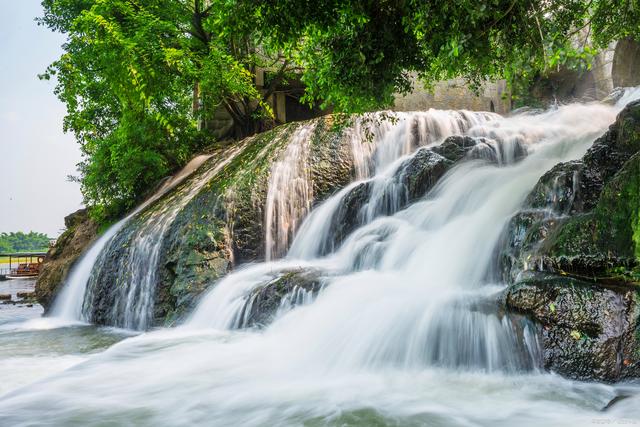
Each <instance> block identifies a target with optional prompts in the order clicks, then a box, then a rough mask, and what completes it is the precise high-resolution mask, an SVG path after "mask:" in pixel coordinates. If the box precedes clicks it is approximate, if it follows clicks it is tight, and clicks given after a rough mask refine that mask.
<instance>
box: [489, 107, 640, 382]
mask: <svg viewBox="0 0 640 427" xmlns="http://www.w3.org/2000/svg"><path fill="white" fill-rule="evenodd" d="M638 218H640V102H634V103H631V104H629V105H628V106H627V107H626V108H625V109H624V110H623V111H622V112H621V113H620V114H619V115H618V117H617V119H616V122H615V123H614V124H613V125H612V126H611V127H610V128H609V130H608V131H607V132H606V133H605V134H604V135H603V136H602V137H600V138H598V139H597V140H596V141H595V142H594V144H593V146H592V147H591V148H590V149H589V150H588V152H587V153H586V154H585V156H584V157H583V158H582V159H580V160H578V161H574V162H567V163H561V164H558V165H556V166H555V167H554V168H553V169H551V170H550V171H549V172H547V173H546V174H545V175H544V176H542V177H541V179H540V180H539V182H538V183H537V185H536V186H535V188H534V189H533V191H532V192H531V193H530V195H529V196H528V198H527V200H526V202H525V207H524V209H523V210H522V211H520V212H519V213H517V214H516V215H515V216H514V217H513V218H512V219H511V221H510V223H509V225H508V227H507V229H506V230H505V238H504V239H503V243H502V247H501V253H500V257H499V258H500V262H501V269H500V271H501V273H502V278H503V279H504V280H506V281H507V282H511V283H513V282H515V284H514V285H512V286H510V287H509V289H508V290H507V293H506V296H505V301H504V303H505V307H506V309H507V310H508V311H511V312H517V313H520V314H523V315H526V316H528V317H529V318H531V319H532V320H534V321H536V322H538V323H539V324H540V325H541V326H542V327H541V328H540V330H541V332H540V333H541V343H542V347H543V359H544V365H545V367H546V368H548V369H550V370H553V371H556V372H558V373H560V374H562V375H565V376H568V377H571V378H576V379H596V380H602V381H619V380H621V379H626V378H636V377H638V376H640V360H639V357H640V356H639V355H640V353H638V351H637V349H638V348H639V345H640V342H638V339H639V338H638V337H640V335H638V333H639V332H640V330H638V325H637V322H638V315H639V314H640V310H639V309H638V306H637V300H638V291H639V289H640V288H638V286H637V282H638V281H639V280H638V277H640V275H638V274H637V270H638V266H639V265H640V239H639V238H638V236H640V222H638ZM634 272H636V273H634ZM634 278H635V279H634ZM634 282H635V284H634Z"/></svg>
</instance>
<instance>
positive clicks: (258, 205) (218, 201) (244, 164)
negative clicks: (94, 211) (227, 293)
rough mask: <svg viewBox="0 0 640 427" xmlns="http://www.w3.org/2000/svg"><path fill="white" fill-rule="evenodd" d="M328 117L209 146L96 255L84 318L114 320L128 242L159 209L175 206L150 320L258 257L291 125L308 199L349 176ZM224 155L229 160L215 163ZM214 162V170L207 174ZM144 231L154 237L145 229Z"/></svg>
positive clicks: (178, 310) (348, 155) (345, 149)
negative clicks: (300, 149) (304, 132)
mask: <svg viewBox="0 0 640 427" xmlns="http://www.w3.org/2000/svg"><path fill="white" fill-rule="evenodd" d="M331 121H332V118H331V117H322V118H318V119H314V120H312V121H309V122H298V123H289V124H286V125H283V126H279V127H278V128H276V129H273V130H271V131H268V132H264V133H261V134H259V135H256V136H253V137H250V138H247V139H245V140H243V141H239V142H236V143H234V144H233V145H231V146H226V147H219V148H217V149H213V150H212V151H211V153H210V154H212V157H211V158H210V159H209V160H207V161H206V162H205V163H204V164H203V165H202V166H201V167H200V168H199V169H198V170H197V171H196V172H194V173H193V174H192V175H191V176H190V177H189V178H187V179H186V180H185V182H184V183H182V184H180V185H178V186H177V187H176V188H175V189H173V190H171V191H170V192H169V193H168V194H166V195H164V196H163V197H162V198H161V199H159V200H158V201H157V202H154V203H153V204H151V205H150V206H148V207H147V208H145V209H144V210H143V211H142V212H140V213H139V214H137V215H136V217H134V218H133V219H131V220H130V221H129V222H128V223H127V224H126V225H125V226H124V227H123V228H122V229H121V230H120V231H119V232H118V233H117V235H116V236H115V237H114V239H113V240H112V242H111V243H110V244H109V248H108V249H107V250H105V253H104V254H103V255H101V256H102V257H103V261H104V262H103V266H102V267H101V268H100V270H99V271H96V272H95V273H96V279H95V286H94V287H92V289H91V298H92V299H91V301H89V303H87V304H85V308H86V309H87V310H88V311H89V318H90V319H91V321H92V322H95V323H99V324H118V322H120V320H121V319H120V318H121V317H122V312H124V310H125V308H124V304H125V302H124V299H125V297H123V294H124V295H125V296H126V294H127V292H123V291H122V290H123V289H125V290H126V289H128V286H130V277H128V274H129V273H128V272H129V271H130V268H129V267H128V263H129V257H128V253H129V251H130V248H132V247H134V246H135V244H136V239H138V232H139V231H140V230H142V229H143V228H145V227H152V226H153V224H154V221H157V218H159V217H160V216H161V215H160V214H161V213H163V212H167V211H169V210H171V209H177V211H176V212H175V216H174V217H173V219H171V220H170V221H168V226H167V228H166V229H165V231H164V232H163V233H162V234H161V236H159V240H158V244H159V245H161V246H160V250H159V255H158V257H157V263H156V264H155V265H157V267H156V270H155V271H154V273H155V274H156V276H155V278H154V282H155V283H154V286H153V289H152V292H153V295H152V298H153V315H152V318H153V319H152V320H151V322H150V323H152V324H155V325H160V324H164V325H169V324H173V323H175V322H176V321H178V320H179V319H180V318H181V317H182V316H183V315H184V314H186V313H188V312H189V311H190V310H191V309H192V307H193V306H194V305H195V302H196V300H197V299H198V297H199V295H200V294H202V292H204V290H205V289H207V288H208V287H210V286H212V285H214V284H215V283H216V281H217V280H219V279H220V278H221V277H223V276H224V275H226V274H227V273H228V272H229V271H230V270H231V269H232V268H233V267H234V266H235V265H238V264H242V263H247V262H258V261H263V260H264V259H265V234H266V229H265V226H264V220H265V210H264V207H265V205H266V199H267V191H268V186H269V177H270V171H271V168H272V166H273V164H274V162H275V161H277V160H279V159H280V158H281V157H282V155H283V153H285V151H286V149H287V147H288V145H289V144H290V143H291V141H292V138H291V137H292V135H293V134H294V133H295V132H296V131H298V130H300V129H303V127H306V129H311V130H310V131H309V134H308V138H307V139H305V144H306V148H305V152H306V155H307V162H306V163H305V164H306V165H307V166H306V169H305V171H304V172H305V173H306V174H307V179H308V182H309V185H310V186H311V188H312V193H313V194H312V196H313V198H312V200H311V203H312V204H315V203H319V202H320V201H322V200H324V199H326V198H327V197H329V196H330V195H331V194H332V193H333V192H335V191H337V190H338V189H340V188H342V187H343V186H345V185H346V184H347V183H349V182H350V181H351V179H352V178H353V175H354V160H353V155H352V152H351V140H350V139H349V138H347V137H345V134H344V130H343V129H341V128H337V127H333V125H332V122H331ZM231 153H235V154H231ZM224 160H229V161H228V162H226V163H225V164H224V167H221V168H220V169H219V170H218V169H216V168H217V167H218V165H219V164H220V163H221V162H222V161H224ZM214 170H217V172H216V173H212V174H209V173H210V172H212V171H214ZM203 179H204V180H205V181H206V182H204V184H203V185H202V186H201V187H200V188H199V190H198V191H197V192H196V193H195V194H191V196H192V197H191V198H189V199H188V200H187V201H186V202H183V201H182V200H184V199H183V197H184V195H185V194H186V192H187V189H188V188H190V187H189V185H190V183H193V182H201V181H197V180H203ZM301 219H302V218H300V220H301ZM145 235H146V236H147V238H153V239H155V238H156V237H155V236H150V235H151V233H148V232H147V233H146V234H145ZM154 244H155V242H154ZM149 246H152V245H151V244H149ZM141 258H144V259H139V260H136V263H140V266H141V267H142V270H145V269H146V270H148V269H151V268H153V266H151V265H148V266H146V265H144V263H148V262H150V261H149V259H148V258H149V257H141Z"/></svg>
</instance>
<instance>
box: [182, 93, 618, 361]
mask: <svg viewBox="0 0 640 427" xmlns="http://www.w3.org/2000/svg"><path fill="white" fill-rule="evenodd" d="M616 111H617V109H616V108H613V107H609V106H604V105H599V104H594V105H572V106H566V107H559V108H558V109H556V110H552V111H549V112H546V113H543V114H539V115H528V116H525V115H518V116H514V117H510V118H501V117H497V116H490V117H487V118H485V119H484V120H482V119H477V120H473V121H472V120H469V116H471V113H465V114H466V120H465V119H464V117H465V116H462V115H461V116H460V117H459V118H458V120H454V121H450V120H449V119H450V118H451V115H449V114H448V115H446V116H445V119H446V120H445V122H444V124H442V123H440V126H438V127H435V129H438V132H437V133H436V135H437V136H431V137H429V136H428V135H429V134H426V137H420V138H415V133H413V132H415V129H420V126H416V125H415V123H416V120H402V121H399V122H398V123H397V124H396V125H395V126H392V127H391V128H390V129H389V130H388V131H387V132H385V133H384V134H383V136H382V139H381V140H379V141H378V142H377V143H376V150H374V151H372V155H371V157H372V159H373V160H372V167H371V173H372V174H373V175H371V176H370V177H366V178H364V179H362V180H360V181H356V182H354V183H352V184H351V185H349V186H347V187H346V188H345V189H343V190H342V191H340V192H338V193H337V194H335V195H334V196H333V197H331V198H329V199H328V200H326V201H325V202H324V203H323V204H321V205H320V206H318V207H317V208H315V209H314V210H313V212H312V213H311V214H310V215H309V216H308V217H307V219H306V220H305V222H304V223H303V225H302V226H301V227H300V230H299V231H298V233H297V235H296V237H295V240H294V242H293V245H292V247H291V249H290V251H289V253H288V254H287V257H286V258H284V259H283V260H280V261H277V262H271V263H265V264H258V265H254V266H249V267H247V268H245V269H242V270H240V271H239V272H237V273H233V274H230V275H229V276H227V277H225V278H224V279H222V280H221V281H220V282H219V283H218V284H217V285H216V286H214V287H213V289H212V290H211V291H210V293H209V294H208V295H206V296H205V298H203V300H202V302H201V303H200V305H199V306H198V307H197V309H196V310H195V312H194V313H193V315H192V318H191V319H190V321H189V322H188V324H187V327H188V328H191V329H193V328H196V329H197V328H210V327H214V328H230V329H233V328H237V327H242V326H243V325H244V323H246V322H244V323H243V315H245V314H246V313H247V310H248V309H249V310H250V309H251V305H252V304H253V303H254V301H253V300H252V298H253V296H252V295H255V294H252V292H253V291H254V290H255V289H258V288H260V287H262V286H268V283H270V282H271V281H272V280H273V278H274V277H275V276H277V275H278V273H277V272H279V271H283V272H284V271H291V269H300V270H304V269H308V268H315V269H319V270H322V271H325V272H326V276H325V279H326V281H327V286H326V287H324V288H323V290H322V291H321V292H319V293H318V294H317V295H308V294H307V295H306V296H305V302H304V303H303V304H299V305H296V304H288V303H287V302H283V303H282V304H283V305H282V306H281V307H280V309H279V310H278V312H277V314H276V320H275V322H274V323H273V325H272V327H270V328H269V329H268V332H269V333H268V336H269V337H270V339H271V340H273V341H274V342H272V343H271V344H270V345H275V346H276V347H277V345H285V344H284V341H283V340H286V341H294V342H299V343H301V346H302V348H304V351H299V352H297V353H296V354H295V355H290V357H289V358H288V359H287V360H288V363H290V364H291V366H300V367H301V366H304V365H305V364H307V365H308V364H312V365H313V366H314V369H316V370H320V371H322V370H329V371H334V370H352V369H360V368H363V367H366V368H368V369H369V368H376V369H377V368H382V367H384V366H404V367H419V366H424V365H433V366H446V367H456V368H466V369H481V370H487V371H490V372H491V371H506V372H516V371H520V370H527V369H534V368H535V367H536V366H537V361H538V355H537V352H538V349H537V345H536V344H535V336H534V334H533V333H532V332H531V331H532V325H528V324H526V323H525V324H522V323H519V322H518V321H517V319H513V318H511V317H509V316H503V315H500V314H499V313H498V310H497V304H496V303H495V302H494V301H493V299H494V298H496V295H497V293H498V292H499V290H500V289H502V288H501V287H500V286H496V285H492V284H491V283H490V282H488V277H489V274H488V273H489V267H490V265H491V262H492V259H493V256H494V249H495V247H496V245H497V243H498V241H499V238H500V236H501V233H502V230H503V229H504V227H505V225H506V223H507V222H508V220H509V219H510V217H511V216H512V215H514V214H515V213H516V212H517V211H518V209H519V207H520V206H521V204H522V203H523V201H524V199H525V198H526V196H527V194H528V193H529V192H530V191H531V189H532V188H533V186H534V185H535V183H536V182H537V180H538V179H539V177H540V176H541V175H542V174H543V173H544V172H545V171H547V170H548V169H550V168H551V167H552V166H553V165H555V164H556V163H558V162H562V161H567V160H570V159H575V158H578V157H580V156H581V155H583V154H584V153H585V152H586V150H587V148H588V147H589V145H590V144H591V143H592V141H593V140H594V139H595V138H596V137H597V136H599V135H600V134H601V133H602V132H603V131H604V130H606V127H607V126H608V125H609V124H610V123H611V122H612V121H613V120H614V119H615V114H616ZM410 117H411V116H410ZM472 117H473V116H472ZM476 117H477V116H476ZM413 119H415V117H413ZM440 119H441V120H442V117H440ZM417 122H418V123H420V122H419V121H417ZM445 125H446V126H445ZM426 128H427V129H433V128H434V127H432V128H429V127H426ZM408 132H409V133H413V135H414V138H408V137H407V136H406V135H407V133H408ZM431 132H433V130H431ZM450 133H460V134H464V135H468V136H470V137H472V138H474V139H475V140H476V142H477V145H475V146H474V147H473V149H471V150H469V152H468V153H467V160H466V161H462V162H460V163H459V164H458V165H457V166H455V167H453V168H452V169H451V170H450V171H449V172H448V173H447V174H446V175H445V176H444V177H443V178H441V179H440V180H439V181H438V183H437V184H436V186H435V187H434V188H433V189H431V191H429V192H428V193H427V194H426V195H425V196H424V197H422V198H420V199H419V200H418V201H416V202H415V203H413V204H410V205H409V206H408V207H405V208H402V209H388V210H387V211H385V212H377V213H376V209H371V206H372V205H373V206H379V205H380V198H381V197H383V195H385V194H386V196H384V197H391V198H392V199H393V198H396V199H400V198H401V197H402V196H401V193H402V192H403V191H404V188H403V187H402V186H401V185H398V182H397V180H395V179H394V177H398V176H402V174H403V173H404V170H403V168H405V167H406V165H407V161H408V160H410V159H412V158H413V157H414V156H418V155H420V152H421V150H424V149H428V150H431V149H433V150H435V148H433V147H436V146H437V145H438V144H439V142H441V141H442V140H443V138H445V137H447V136H449V135H450ZM407 141H410V142H407ZM394 142H395V144H396V145H395V146H394ZM420 146H423V147H426V148H422V149H418V148H419V147H420ZM430 147H431V148H430ZM362 183H370V185H372V188H373V189H374V190H373V191H371V192H370V193H369V195H368V200H367V201H366V203H365V204H364V206H363V208H362V209H363V211H364V212H365V215H364V221H363V224H362V225H361V226H359V227H358V228H356V229H355V230H354V231H353V232H352V233H350V234H349V235H348V236H347V237H346V239H345V240H344V241H343V242H342V243H341V244H340V245H339V246H338V247H335V248H327V247H325V248H322V242H326V241H330V240H331V238H332V234H333V233H334V232H335V228H334V227H335V224H334V222H333V221H332V218H333V217H334V215H335V214H336V212H337V211H339V210H340V208H341V206H342V204H343V203H344V200H345V197H346V195H347V194H349V192H350V191H352V190H353V189H354V188H356V187H357V186H358V185H360V184H362ZM376 188H377V189H376ZM367 212H368V214H367ZM296 292H299V291H296ZM293 298H298V296H296V295H295V294H293V292H292V293H290V294H288V295H287V296H286V297H285V298H284V299H283V301H291V300H292V299H293ZM310 300H315V301H314V302H313V303H310ZM283 307H284V308H283ZM294 313H295V315H294ZM245 320H246V319H245ZM276 342H277V344H275V343H276ZM346 348H348V351H345V349H346ZM317 354H322V355H323V357H322V359H318V358H317V357H316V355H317ZM297 364H299V365H297ZM292 369H295V367H292Z"/></svg>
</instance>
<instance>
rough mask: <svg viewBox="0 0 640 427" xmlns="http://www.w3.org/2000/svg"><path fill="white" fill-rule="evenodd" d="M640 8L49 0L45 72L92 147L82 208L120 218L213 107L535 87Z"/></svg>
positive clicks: (634, 3) (342, 103) (634, 27)
mask: <svg viewBox="0 0 640 427" xmlns="http://www.w3.org/2000/svg"><path fill="white" fill-rule="evenodd" d="M639 1H640V0H588V1H587V0H544V1H530V0H491V1H486V2H478V1H475V0H456V1H449V0H430V1H424V0H377V1H373V0H369V1H367V0H314V1H310V0H261V1H247V0H145V1H141V0H44V1H43V2H42V5H43V8H44V15H43V16H42V17H41V18H39V20H38V21H39V23H41V24H43V25H46V26H47V27H49V28H51V29H53V30H54V31H58V32H61V33H64V34H66V35H67V40H66V42H65V44H64V45H63V49H64V53H63V55H62V56H61V57H60V58H59V59H58V60H57V61H56V62H54V63H53V64H52V65H51V66H50V67H49V68H48V70H47V71H46V72H45V73H44V74H43V75H42V77H43V78H51V77H54V76H55V78H56V79H57V87H56V94H57V95H58V96H59V97H60V99H61V100H62V101H63V102H64V103H65V104H66V106H67V116H66V118H65V121H64V128H65V130H66V131H71V132H73V133H74V134H75V136H76V138H77V140H78V142H79V143H80V145H81V147H82V151H83V153H84V161H83V162H82V164H81V165H80V176H79V179H80V182H81V184H82V190H83V194H84V196H85V200H86V202H87V204H89V205H90V206H93V207H94V212H96V211H98V212H101V213H102V215H106V216H116V215H119V214H121V213H122V212H123V211H124V210H126V209H129V208H130V207H131V206H132V204H133V203H135V202H136V201H137V200H138V199H139V198H140V197H141V196H143V195H144V194H145V193H147V192H148V191H149V189H150V188H151V187H152V186H153V185H154V183H155V182H157V181H158V180H159V179H160V178H161V177H163V176H166V175H167V174H168V173H170V172H171V171H173V170H175V169H176V168H178V167H179V166H181V165H182V164H184V163H185V162H186V161H187V159H188V158H189V157H190V156H191V155H192V154H193V153H194V152H195V151H197V150H199V149H201V148H202V147H203V146H204V145H206V144H208V143H210V142H211V141H212V140H213V135H212V134H211V133H210V131H209V126H208V125H207V123H208V122H209V121H210V120H211V119H212V117H213V116H214V114H215V113H216V111H219V110H224V111H226V113H227V114H228V115H229V116H230V117H231V118H232V119H233V122H234V127H233V131H232V133H231V134H230V135H228V136H232V137H236V138H239V137H242V136H245V135H248V134H251V133H255V132H258V131H261V130H264V129H266V128H268V127H270V126H272V125H273V117H272V112H271V111H270V108H269V106H268V104H267V102H266V100H267V99H268V98H269V96H270V95H271V94H272V93H273V91H274V90H275V87H276V86H277V85H278V84H280V83H282V82H283V81H287V79H290V78H291V77H292V76H293V75H299V76H300V78H301V79H302V81H303V82H304V84H305V86H306V94H305V98H304V99H305V100H306V101H307V102H309V103H310V104H311V103H322V104H323V105H324V106H326V107H331V108H333V109H334V110H336V111H344V112H361V111H367V110H372V109H378V108H383V107H387V106H389V104H390V103H391V102H392V99H393V94H394V93H402V92H406V91H408V90H409V89H410V84H411V80H410V75H411V74H412V73H413V74H417V75H418V76H419V77H420V78H421V80H422V81H423V82H424V83H425V84H426V85H430V84H432V83H434V82H436V81H438V80H442V79H447V78H452V77H460V76H461V77H464V78H466V79H467V80H468V81H469V83H470V84H471V85H478V84H480V83H481V82H482V81H484V80H486V79H488V78H506V79H507V80H508V81H509V82H511V83H513V82H516V81H522V80H525V81H526V80H527V79H528V78H531V76H533V75H534V74H536V73H539V72H545V71H546V70H551V69H554V68H557V67H559V66H570V67H588V66H589V56H590V55H591V54H592V53H593V52H594V51H595V49H596V48H598V47H602V46H606V45H607V44H608V43H609V42H610V41H612V40H616V39H620V38H622V37H636V38H638V37H639V36H640V27H639V25H640V24H639V23H640V8H639ZM579 33H580V34H584V33H586V34H587V35H588V37H587V38H588V39H589V40H593V43H591V42H589V43H576V34H579ZM258 68H263V69H268V70H270V71H271V72H270V79H269V81H268V82H265V84H264V85H261V86H260V87H258V86H257V85H256V81H255V73H256V70H257V69H258Z"/></svg>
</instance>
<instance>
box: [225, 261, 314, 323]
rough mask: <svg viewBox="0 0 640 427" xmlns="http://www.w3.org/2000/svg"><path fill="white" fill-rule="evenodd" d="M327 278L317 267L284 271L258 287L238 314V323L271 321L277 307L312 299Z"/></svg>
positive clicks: (294, 304)
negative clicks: (324, 277) (324, 278)
mask: <svg viewBox="0 0 640 427" xmlns="http://www.w3.org/2000/svg"><path fill="white" fill-rule="evenodd" d="M323 285H324V281H323V279H322V275H321V272H320V271H318V270H296V271H285V272H283V273H282V274H281V275H279V276H278V277H277V278H275V279H273V280H272V281H270V282H269V283H266V284H265V285H263V286H261V287H259V288H257V289H255V290H254V291H253V292H252V294H251V295H250V297H249V299H248V303H247V304H246V305H245V307H244V309H243V311H242V313H241V314H240V316H239V322H238V325H237V326H239V327H256V326H257V327H261V326H265V325H268V324H269V323H271V322H272V321H273V318H274V317H275V315H276V314H277V313H278V310H279V309H280V308H282V307H283V304H287V307H285V308H288V309H290V308H292V307H294V306H296V305H300V304H304V303H305V302H309V301H308V299H310V298H313V297H315V295H317V293H318V292H320V290H321V289H322V287H323Z"/></svg>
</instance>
